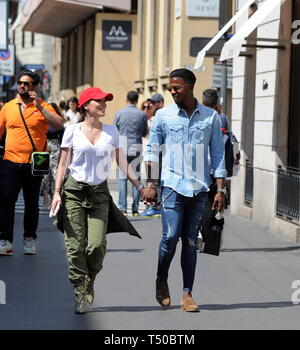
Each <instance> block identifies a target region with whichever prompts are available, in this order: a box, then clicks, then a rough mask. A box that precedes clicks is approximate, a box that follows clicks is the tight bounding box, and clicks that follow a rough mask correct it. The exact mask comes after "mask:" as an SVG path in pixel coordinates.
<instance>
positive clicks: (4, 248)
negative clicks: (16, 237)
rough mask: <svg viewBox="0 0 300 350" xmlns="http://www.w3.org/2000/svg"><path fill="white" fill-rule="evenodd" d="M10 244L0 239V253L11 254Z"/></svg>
mask: <svg viewBox="0 0 300 350" xmlns="http://www.w3.org/2000/svg"><path fill="white" fill-rule="evenodd" d="M13 253H14V251H13V249H12V244H11V243H10V242H9V241H6V240H4V239H1V240H0V255H13Z"/></svg>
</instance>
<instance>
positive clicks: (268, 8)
mask: <svg viewBox="0 0 300 350" xmlns="http://www.w3.org/2000/svg"><path fill="white" fill-rule="evenodd" d="M253 2H254V1H253V0H249V1H247V2H246V3H245V4H244V5H243V6H242V7H241V9H240V10H239V11H238V12H237V13H236V14H235V15H234V16H233V17H232V18H231V20H230V21H229V22H228V23H227V24H226V25H225V26H224V27H223V28H222V29H221V30H220V31H219V33H217V34H216V35H215V36H214V37H213V39H212V40H211V41H210V42H209V43H208V44H207V45H206V46H205V47H204V48H203V49H202V50H201V51H200V52H199V53H198V56H197V59H196V63H195V66H194V69H199V68H200V67H201V66H202V64H203V60H204V58H205V55H206V52H207V51H208V50H209V49H210V48H211V47H212V46H213V45H214V44H215V43H216V42H217V41H218V40H219V39H220V38H221V37H222V36H223V35H224V34H225V33H226V32H227V31H228V30H229V28H230V27H231V26H232V25H233V24H234V23H235V22H236V21H237V20H238V19H239V18H240V17H241V16H242V15H243V14H244V12H245V11H246V10H248V9H249V7H250V6H251V5H252V4H253ZM280 2H281V0H265V2H264V3H263V4H262V5H261V7H259V9H258V10H257V11H256V12H255V13H254V14H253V15H252V16H251V17H250V18H249V19H248V20H247V21H246V23H245V24H244V25H243V26H242V27H241V28H240V29H239V30H238V31H237V33H235V34H234V35H233V37H232V38H231V39H230V40H229V41H227V42H226V43H225V45H224V46H223V49H222V52H221V58H220V60H222V61H223V60H227V59H230V58H233V57H237V56H239V54H240V51H241V48H242V45H243V41H244V40H245V38H246V36H248V35H249V34H250V33H252V32H253V30H254V29H255V28H256V27H257V26H258V25H259V24H260V23H261V22H262V21H263V20H264V19H265V18H266V17H267V16H268V15H269V14H270V13H271V12H272V11H273V10H274V9H275V8H276V6H278V4H279V3H280Z"/></svg>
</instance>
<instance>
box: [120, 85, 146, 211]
mask: <svg viewBox="0 0 300 350" xmlns="http://www.w3.org/2000/svg"><path fill="white" fill-rule="evenodd" d="M138 99H139V95H138V93H137V92H136V91H129V92H128V94H127V106H126V107H125V108H123V109H121V110H119V111H118V112H117V113H116V115H115V119H114V125H115V126H116V127H117V129H118V130H119V133H120V136H121V147H122V148H123V149H124V151H125V155H126V157H127V162H128V163H129V164H132V168H133V170H134V171H135V174H136V176H137V178H138V179H140V172H141V161H142V155H143V153H142V152H143V144H142V138H143V137H145V136H146V135H147V134H148V125H147V115H146V113H144V112H142V111H141V110H139V109H138V108H137V103H138ZM132 198H133V203H132V215H133V216H138V215H139V211H138V210H139V201H140V194H139V191H137V189H136V188H135V187H134V186H133V187H132ZM118 205H119V209H120V210H121V211H122V213H123V214H124V215H127V175H126V174H124V173H122V172H119V202H118Z"/></svg>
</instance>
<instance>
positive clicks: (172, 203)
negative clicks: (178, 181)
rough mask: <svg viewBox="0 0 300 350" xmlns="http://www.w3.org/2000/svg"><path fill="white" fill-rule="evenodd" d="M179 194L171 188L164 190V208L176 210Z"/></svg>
mask: <svg viewBox="0 0 300 350" xmlns="http://www.w3.org/2000/svg"><path fill="white" fill-rule="evenodd" d="M177 203H178V201H177V192H176V191H175V190H174V189H172V188H169V187H164V188H163V190H162V206H163V207H164V208H169V209H172V208H175V207H176V205H177Z"/></svg>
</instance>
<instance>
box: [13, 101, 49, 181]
mask: <svg viewBox="0 0 300 350" xmlns="http://www.w3.org/2000/svg"><path fill="white" fill-rule="evenodd" d="M19 110H20V114H21V117H22V120H23V123H24V126H25V129H26V131H27V134H28V137H29V139H30V142H31V145H32V148H33V152H32V154H31V173H32V175H34V176H43V175H48V174H49V171H50V154H49V152H46V146H47V140H46V143H45V147H44V151H43V152H38V151H37V150H36V147H35V144H34V142H33V140H32V137H31V135H30V132H29V129H28V126H27V124H26V121H25V118H24V116H23V113H22V108H21V104H20V103H19Z"/></svg>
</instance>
